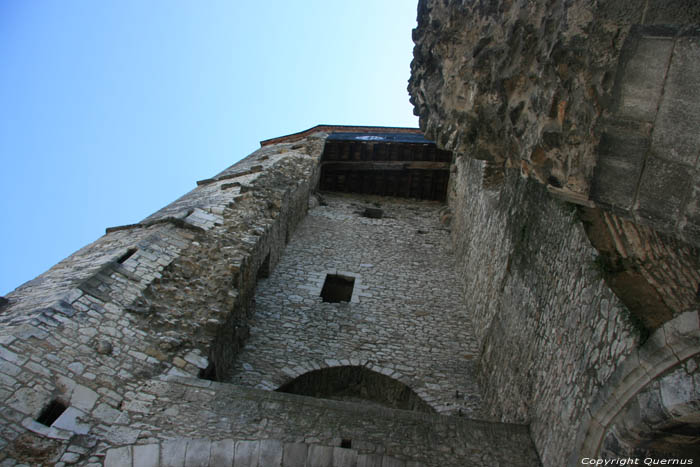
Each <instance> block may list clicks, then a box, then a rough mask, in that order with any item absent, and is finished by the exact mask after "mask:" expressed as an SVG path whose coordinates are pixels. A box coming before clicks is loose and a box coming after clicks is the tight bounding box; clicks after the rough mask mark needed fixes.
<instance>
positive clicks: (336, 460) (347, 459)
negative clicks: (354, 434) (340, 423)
mask: <svg viewBox="0 0 700 467" xmlns="http://www.w3.org/2000/svg"><path fill="white" fill-rule="evenodd" d="M333 466H334V467H356V466H357V451H355V450H354V449H344V448H339V447H336V448H333Z"/></svg>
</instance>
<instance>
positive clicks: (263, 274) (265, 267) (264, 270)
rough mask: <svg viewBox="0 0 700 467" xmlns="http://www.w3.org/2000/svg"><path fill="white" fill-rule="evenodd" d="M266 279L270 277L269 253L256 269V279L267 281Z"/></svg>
mask: <svg viewBox="0 0 700 467" xmlns="http://www.w3.org/2000/svg"><path fill="white" fill-rule="evenodd" d="M268 277H270V253H268V254H267V256H265V259H264V260H263V262H262V264H261V265H260V268H259V269H258V279H267V278H268Z"/></svg>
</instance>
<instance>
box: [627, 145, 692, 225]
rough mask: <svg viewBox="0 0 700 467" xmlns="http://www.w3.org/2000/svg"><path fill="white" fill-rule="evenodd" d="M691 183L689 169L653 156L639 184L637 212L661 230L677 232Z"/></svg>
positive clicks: (648, 161)
mask: <svg viewBox="0 0 700 467" xmlns="http://www.w3.org/2000/svg"><path fill="white" fill-rule="evenodd" d="M691 179H692V176H691V173H690V172H689V171H688V168H687V167H684V166H683V165H680V164H678V163H675V162H669V161H667V160H664V159H661V158H659V157H657V155H656V154H652V155H650V156H649V158H648V160H647V162H646V165H645V166H644V173H643V174H642V177H641V180H640V182H639V195H638V198H637V207H636V212H637V213H638V215H639V216H640V217H642V218H643V219H645V220H647V221H648V222H650V223H651V225H652V226H654V227H656V228H658V229H659V230H666V231H668V230H672V229H674V226H675V224H676V221H677V220H678V218H679V216H680V212H681V207H682V203H683V200H684V198H685V197H687V196H688V195H689V191H690V190H691V188H692V185H691Z"/></svg>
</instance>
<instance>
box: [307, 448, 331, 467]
mask: <svg viewBox="0 0 700 467" xmlns="http://www.w3.org/2000/svg"><path fill="white" fill-rule="evenodd" d="M306 465H307V466H308V467H333V448H332V447H330V446H319V445H317V444H314V445H312V446H311V447H310V448H309V454H308V460H307V462H306Z"/></svg>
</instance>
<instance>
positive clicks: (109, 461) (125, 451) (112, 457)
mask: <svg viewBox="0 0 700 467" xmlns="http://www.w3.org/2000/svg"><path fill="white" fill-rule="evenodd" d="M104 466H105V467H131V466H132V456H131V446H124V447H121V448H113V449H108V450H107V455H106V456H105V463H104Z"/></svg>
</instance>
